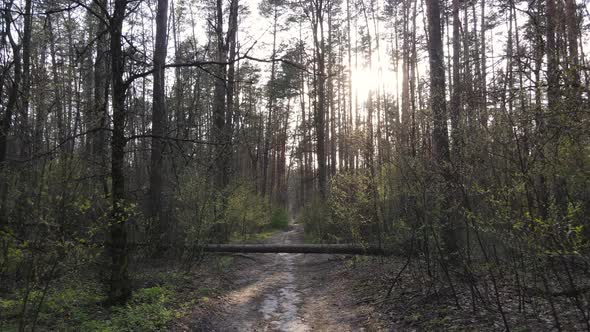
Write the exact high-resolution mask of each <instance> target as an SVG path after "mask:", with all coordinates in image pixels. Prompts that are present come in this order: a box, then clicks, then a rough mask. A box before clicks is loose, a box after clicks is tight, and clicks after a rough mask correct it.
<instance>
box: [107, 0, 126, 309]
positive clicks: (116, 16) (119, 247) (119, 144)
mask: <svg viewBox="0 0 590 332" xmlns="http://www.w3.org/2000/svg"><path fill="white" fill-rule="evenodd" d="M114 6H115V8H114V11H113V16H112V18H111V24H110V29H109V32H110V35H111V75H112V82H113V93H112V104H113V137H112V140H111V148H112V151H111V179H112V189H113V193H112V200H113V212H112V220H111V223H110V227H109V228H110V237H111V238H110V243H109V252H110V256H111V260H112V263H111V280H110V290H109V302H110V303H112V304H122V303H125V302H126V301H127V300H128V299H129V298H130V297H131V281H130V279H129V273H128V248H127V230H126V222H127V219H128V215H127V211H126V210H127V208H126V202H125V174H124V165H125V143H126V140H125V121H126V117H127V116H126V110H125V96H126V91H127V86H126V84H125V82H124V81H123V72H124V69H125V61H124V58H123V57H124V55H123V51H122V45H121V42H122V30H123V20H124V19H125V9H126V7H127V0H116V1H115V4H114Z"/></svg>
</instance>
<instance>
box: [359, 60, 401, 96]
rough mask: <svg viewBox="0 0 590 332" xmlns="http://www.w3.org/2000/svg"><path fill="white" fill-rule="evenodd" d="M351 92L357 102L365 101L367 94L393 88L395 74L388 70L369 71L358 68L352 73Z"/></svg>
mask: <svg viewBox="0 0 590 332" xmlns="http://www.w3.org/2000/svg"><path fill="white" fill-rule="evenodd" d="M351 79H352V90H353V94H354V95H356V96H358V98H359V100H365V99H367V96H368V95H369V92H376V91H378V90H379V89H381V90H382V91H383V90H385V91H388V90H390V89H392V88H393V86H394V82H395V81H396V79H395V73H393V72H390V71H389V70H385V69H384V70H382V71H381V72H379V71H378V70H376V69H374V70H369V68H359V69H355V70H353V71H352V76H351Z"/></svg>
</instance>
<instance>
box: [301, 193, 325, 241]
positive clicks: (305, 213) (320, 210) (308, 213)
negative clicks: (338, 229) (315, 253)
mask: <svg viewBox="0 0 590 332" xmlns="http://www.w3.org/2000/svg"><path fill="white" fill-rule="evenodd" d="M299 222H300V223H302V224H303V225H304V228H305V233H306V234H305V235H306V239H307V240H308V241H309V242H317V241H320V242H321V241H324V240H326V239H327V238H328V237H329V236H330V233H329V227H328V225H329V224H330V210H329V208H328V207H327V206H326V205H325V203H323V202H322V201H321V200H320V199H318V198H315V199H312V200H311V201H310V202H309V203H307V205H305V206H304V207H303V208H302V209H301V213H300V214H299Z"/></svg>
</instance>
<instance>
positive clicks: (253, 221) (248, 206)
mask: <svg viewBox="0 0 590 332" xmlns="http://www.w3.org/2000/svg"><path fill="white" fill-rule="evenodd" d="M268 211H269V207H268V203H267V202H266V201H265V200H264V198H263V197H261V196H259V195H257V194H256V192H255V191H254V188H253V185H252V184H251V183H240V184H239V185H237V186H236V187H235V188H234V189H233V190H232V191H231V193H230V195H229V197H228V199H227V207H226V209H225V218H224V221H225V223H226V224H227V225H228V230H229V232H230V234H232V235H238V236H239V237H241V238H247V237H249V236H251V235H253V234H255V233H257V232H260V231H261V230H262V229H263V228H264V227H265V226H266V225H268V222H269V216H268Z"/></svg>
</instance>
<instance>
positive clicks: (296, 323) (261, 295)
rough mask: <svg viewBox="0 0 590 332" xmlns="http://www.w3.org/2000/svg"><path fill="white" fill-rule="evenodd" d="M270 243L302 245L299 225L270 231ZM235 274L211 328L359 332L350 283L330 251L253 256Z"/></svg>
mask: <svg viewBox="0 0 590 332" xmlns="http://www.w3.org/2000/svg"><path fill="white" fill-rule="evenodd" d="M267 243H273V244H296V243H303V228H302V227H301V226H300V225H293V226H292V227H291V229H290V230H288V231H284V232H281V233H278V234H275V235H274V236H273V237H271V238H270V239H269V241H267ZM248 257H251V259H244V260H247V261H248V262H247V263H245V264H242V266H241V268H240V270H239V271H238V272H237V275H236V278H237V280H236V281H235V282H236V286H237V287H236V289H235V290H234V291H232V292H230V293H229V294H228V295H227V296H226V297H225V299H224V301H223V302H224V303H225V304H224V307H223V308H222V313H221V315H219V317H217V318H216V319H215V320H214V321H213V327H214V330H215V331H297V332H299V331H359V330H362V328H360V327H359V324H358V321H359V319H358V318H357V317H358V308H356V307H355V303H354V301H353V299H352V297H351V295H350V290H349V288H350V283H349V282H347V281H346V280H343V279H340V277H342V276H340V275H338V274H337V273H335V267H336V266H341V265H342V262H341V258H337V257H334V256H333V255H304V254H256V255H249V256H248Z"/></svg>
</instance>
